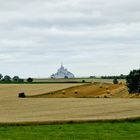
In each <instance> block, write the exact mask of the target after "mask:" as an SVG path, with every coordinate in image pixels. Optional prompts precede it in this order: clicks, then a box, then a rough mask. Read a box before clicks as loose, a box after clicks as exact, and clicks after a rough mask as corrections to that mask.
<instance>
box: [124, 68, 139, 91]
mask: <svg viewBox="0 0 140 140" xmlns="http://www.w3.org/2000/svg"><path fill="white" fill-rule="evenodd" d="M126 83H127V87H128V90H129V93H140V69H138V70H132V71H130V73H129V74H128V75H127V77H126Z"/></svg>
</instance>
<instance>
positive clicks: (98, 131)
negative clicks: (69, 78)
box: [0, 121, 140, 140]
mask: <svg viewBox="0 0 140 140" xmlns="http://www.w3.org/2000/svg"><path fill="white" fill-rule="evenodd" d="M139 132H140V121H136V122H114V123H109V122H106V123H105V122H102V123H82V124H63V125H35V126H0V140H2V139H4V140H19V139H20V140H34V139H35V140H88V139H92V140H94V139H95V140H129V139H130V140H132V139H139V137H140V133H139Z"/></svg>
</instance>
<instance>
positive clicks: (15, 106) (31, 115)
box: [0, 84, 140, 124]
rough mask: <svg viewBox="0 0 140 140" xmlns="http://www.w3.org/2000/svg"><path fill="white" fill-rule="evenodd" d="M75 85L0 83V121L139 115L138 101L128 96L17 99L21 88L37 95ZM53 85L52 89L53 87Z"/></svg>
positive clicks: (52, 121)
mask: <svg viewBox="0 0 140 140" xmlns="http://www.w3.org/2000/svg"><path fill="white" fill-rule="evenodd" d="M71 86H77V85H74V84H72V85H71V84H70V85H69V84H66V85H65V84H48V85H42V84H40V85H37V84H32V85H14V84H13V85H12V84H7V85H0V123H1V124H5V123H8V124H9V123H10V124H15V123H17V124H18V123H19V124H21V123H23V124H24V123H25V124H27V123H33V124H34V123H43V124H44V123H57V122H59V123H60V122H61V123H63V122H69V121H73V122H77V121H80V122H82V121H97V120H112V119H126V118H139V117H140V100H139V99H128V98H124V99H123V98H122V99H121V98H18V97H17V93H18V92H19V91H20V92H21V91H25V93H26V92H27V93H28V95H37V94H41V93H43V92H47V90H48V92H51V91H53V90H60V89H62V88H68V87H71ZM54 87H55V88H54Z"/></svg>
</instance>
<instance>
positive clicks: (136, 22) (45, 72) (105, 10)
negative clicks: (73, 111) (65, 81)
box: [0, 0, 140, 77]
mask: <svg viewBox="0 0 140 140" xmlns="http://www.w3.org/2000/svg"><path fill="white" fill-rule="evenodd" d="M61 63H63V64H64V66H65V67H66V68H68V69H69V70H70V71H71V72H73V73H74V74H75V75H76V76H90V75H119V74H121V73H123V74H128V73H129V71H130V70H132V69H138V68H140V1H139V0H117V1H116V0H0V73H2V74H3V75H5V74H9V75H11V76H14V75H19V76H20V77H29V76H32V77H49V76H50V75H51V74H52V73H55V72H56V70H57V68H58V67H59V66H60V64H61Z"/></svg>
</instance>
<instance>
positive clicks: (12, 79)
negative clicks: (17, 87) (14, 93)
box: [0, 73, 33, 83]
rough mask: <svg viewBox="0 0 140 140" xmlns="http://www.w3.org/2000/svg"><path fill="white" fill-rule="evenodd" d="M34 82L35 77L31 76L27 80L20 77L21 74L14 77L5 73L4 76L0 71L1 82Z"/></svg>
mask: <svg viewBox="0 0 140 140" xmlns="http://www.w3.org/2000/svg"><path fill="white" fill-rule="evenodd" d="M25 81H27V82H30V83H31V82H33V78H31V77H29V78H27V79H26V80H24V79H22V78H20V77H19V76H14V77H10V76H9V75H5V76H3V75H2V74H1V73H0V82H1V83H10V82H17V83H23V82H25Z"/></svg>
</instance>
